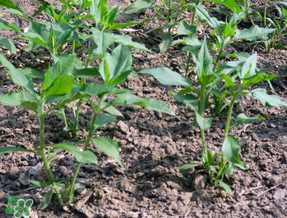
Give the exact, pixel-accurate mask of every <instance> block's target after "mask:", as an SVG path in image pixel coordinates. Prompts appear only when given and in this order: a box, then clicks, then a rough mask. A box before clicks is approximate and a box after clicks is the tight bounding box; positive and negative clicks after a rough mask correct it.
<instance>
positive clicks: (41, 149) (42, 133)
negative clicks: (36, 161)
mask: <svg viewBox="0 0 287 218" xmlns="http://www.w3.org/2000/svg"><path fill="white" fill-rule="evenodd" d="M39 123H40V147H39V155H40V158H41V160H42V161H43V163H44V169H45V171H46V174H47V176H48V180H49V183H53V181H54V175H53V173H52V170H51V167H50V164H49V161H48V159H47V157H46V154H45V148H46V145H45V113H44V112H42V113H41V114H40V115H39Z"/></svg>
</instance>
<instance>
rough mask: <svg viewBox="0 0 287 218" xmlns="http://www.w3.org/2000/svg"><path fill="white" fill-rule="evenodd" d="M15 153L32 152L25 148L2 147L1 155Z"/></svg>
mask: <svg viewBox="0 0 287 218" xmlns="http://www.w3.org/2000/svg"><path fill="white" fill-rule="evenodd" d="M14 152H31V151H29V150H27V149H26V148H24V147H20V146H9V147H0V155H1V154H9V153H14Z"/></svg>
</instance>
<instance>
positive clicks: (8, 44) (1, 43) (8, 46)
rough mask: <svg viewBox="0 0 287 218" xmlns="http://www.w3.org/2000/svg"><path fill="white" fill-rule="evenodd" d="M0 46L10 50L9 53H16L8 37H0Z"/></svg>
mask: <svg viewBox="0 0 287 218" xmlns="http://www.w3.org/2000/svg"><path fill="white" fill-rule="evenodd" d="M0 47H3V48H6V49H8V50H10V51H11V53H13V54H16V51H17V50H16V47H15V45H14V43H13V42H12V41H11V40H10V39H7V38H4V37H0Z"/></svg>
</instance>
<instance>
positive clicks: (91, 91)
mask: <svg viewBox="0 0 287 218" xmlns="http://www.w3.org/2000/svg"><path fill="white" fill-rule="evenodd" d="M82 92H83V93H85V94H87V95H89V96H101V95H104V94H107V93H110V94H117V93H122V92H125V91H124V90H120V89H117V88H115V87H114V86H112V85H109V84H87V85H86V87H85V89H84V91H82Z"/></svg>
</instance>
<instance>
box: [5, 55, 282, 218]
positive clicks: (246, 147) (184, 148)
mask: <svg viewBox="0 0 287 218" xmlns="http://www.w3.org/2000/svg"><path fill="white" fill-rule="evenodd" d="M286 52H287V50H284V49H280V50H275V49H274V50H272V51H271V52H269V53H265V52H262V51H260V50H258V55H259V61H260V66H261V68H263V69H264V70H269V71H272V72H274V73H277V74H278V75H280V76H281V78H282V79H280V82H278V81H275V82H273V83H272V84H273V87H274V88H275V91H276V92H277V93H278V94H279V95H280V96H282V97H285V98H287V88H286V87H287V79H286V78H287V77H286V68H287V58H286ZM23 54H25V53H18V55H16V56H15V57H11V58H12V59H13V60H14V61H15V62H17V63H19V64H22V65H25V64H27V63H29V60H30V59H29V56H28V57H27V56H25V57H26V60H24V61H23V59H22V58H21V55H23ZM30 58H31V57H30ZM134 58H135V68H143V67H154V66H162V65H165V66H168V67H171V68H172V69H175V70H177V71H179V72H182V71H183V68H184V58H182V54H180V53H178V52H176V51H173V50H171V51H169V52H167V53H165V54H157V53H148V54H146V53H141V54H136V55H135V57H134ZM27 59H28V60H27ZM0 78H1V88H0V92H1V93H3V92H7V91H8V90H13V89H15V87H14V86H13V85H12V84H11V82H9V81H8V80H7V78H6V74H5V72H4V70H3V69H1V70H0ZM124 86H125V87H126V88H130V89H132V90H133V91H134V93H135V94H137V95H139V96H149V97H153V98H157V99H161V100H165V101H167V102H168V103H169V104H170V105H171V106H172V108H173V109H174V110H175V111H176V116H170V115H165V114H160V113H157V112H150V111H146V110H143V109H139V108H123V109H121V112H122V113H123V115H124V118H122V119H121V120H120V121H118V122H117V123H116V124H115V125H110V126H107V127H106V128H104V129H102V130H101V131H100V132H99V134H100V135H109V136H112V137H113V138H114V139H115V140H117V141H118V142H119V143H120V145H121V159H122V162H123V167H120V166H118V165H117V164H116V163H115V162H113V161H112V160H110V159H108V158H106V157H104V156H99V159H100V161H99V163H100V164H99V165H97V166H85V167H83V168H82V171H81V173H80V177H79V179H78V182H79V185H80V186H79V187H80V188H79V191H78V193H77V196H78V197H77V201H76V203H75V205H74V206H73V207H72V208H65V209H64V210H60V209H59V208H57V205H52V206H51V207H49V208H48V209H46V210H44V211H42V210H39V209H37V208H38V207H39V205H40V202H41V200H42V199H43V193H44V192H45V190H40V189H36V188H33V187H32V186H31V184H30V180H35V179H38V180H44V179H45V176H44V175H43V173H42V170H41V169H42V165H41V163H40V162H39V160H38V158H37V157H35V156H34V155H31V154H28V153H17V154H16V153H15V154H8V155H2V156H0V206H2V208H4V203H5V200H6V197H7V196H8V195H21V196H26V197H29V198H32V199H33V200H34V206H33V211H32V215H31V217H34V218H36V217H39V218H40V217H43V218H57V217H67V218H68V217H69V218H80V217H88V218H95V217H111V218H116V217H122V218H126V217H131V218H137V217H139V218H140V217H141V218H150V217H155V218H167V217H181V218H185V217H242V218H243V217H262V218H263V217H270V218H271V217H272V218H273V217H276V218H281V217H282V218H283V217H287V183H286V181H287V131H286V130H287V119H286V117H287V111H286V109H274V108H266V107H263V106H262V105H260V104H259V103H258V102H256V101H254V100H252V99H249V98H245V99H243V102H242V106H243V110H244V113H246V114H248V115H256V114H261V115H263V116H264V117H266V120H265V121H263V122H261V123H258V124H248V125H244V126H240V127H238V128H236V129H234V131H233V134H234V135H237V136H238V137H239V138H240V139H241V140H240V143H241V146H242V158H243V160H244V161H245V163H246V164H247V166H248V169H247V170H246V171H236V172H235V175H234V176H233V179H232V180H231V181H230V182H231V184H232V190H233V191H232V193H225V192H223V191H221V190H219V189H217V188H214V187H212V186H211V185H210V184H209V183H207V181H206V178H205V176H204V175H197V176H196V177H195V178H194V180H193V181H192V182H190V181H189V180H188V179H187V178H185V177H183V176H182V175H181V174H180V173H179V170H178V167H180V166H181V165H182V164H184V163H187V162H189V161H191V160H198V159H199V156H200V151H201V145H200V141H199V130H198V128H197V127H196V125H194V114H193V112H192V111H191V110H190V109H188V108H186V107H184V106H183V105H179V104H176V103H175V102H174V100H173V99H172V98H171V97H170V96H169V95H168V90H167V89H166V87H162V86H160V85H159V84H158V83H157V82H156V81H155V80H153V79H151V78H148V77H138V76H136V77H132V78H130V79H129V81H128V82H126V83H125V84H124ZM239 110H240V109H239ZM88 119H89V117H88V116H87V115H86V111H85V109H83V113H82V114H81V125H85V124H86V123H87V121H88ZM46 123H47V129H46V131H47V143H48V144H53V143H58V142H62V141H65V140H70V138H69V136H68V134H67V133H66V132H65V131H64V130H63V129H64V128H63V127H64V124H63V121H62V120H61V119H59V118H58V117H57V116H56V115H51V116H49V117H48V118H47V120H46ZM213 126H214V127H213V128H212V129H211V130H210V131H209V132H208V134H207V138H208V145H209V146H210V148H212V149H214V150H219V149H220V147H221V144H222V136H223V130H222V129H223V128H222V127H223V122H222V120H220V119H219V120H216V121H215V123H214V125H213ZM38 134H39V133H38V122H37V120H36V117H35V115H34V114H33V113H30V112H28V111H25V110H21V109H18V108H8V107H4V106H0V146H7V145H22V146H25V147H27V148H29V147H32V146H33V144H35V143H37V139H38ZM56 166H58V167H55V168H54V171H55V172H56V173H57V175H58V176H59V177H62V178H64V177H67V176H68V175H70V174H71V171H72V167H73V159H72V158H71V157H66V156H59V157H58V159H57V165H56ZM0 217H1V218H2V217H3V218H5V217H6V216H5V215H4V213H3V210H2V209H1V211H0Z"/></svg>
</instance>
